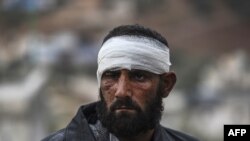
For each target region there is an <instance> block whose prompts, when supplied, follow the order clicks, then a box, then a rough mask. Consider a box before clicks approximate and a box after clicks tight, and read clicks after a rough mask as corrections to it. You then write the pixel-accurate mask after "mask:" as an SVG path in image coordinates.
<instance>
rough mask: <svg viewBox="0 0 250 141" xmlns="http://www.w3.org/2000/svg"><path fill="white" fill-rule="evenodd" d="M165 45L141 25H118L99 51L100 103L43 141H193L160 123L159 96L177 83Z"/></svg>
mask: <svg viewBox="0 0 250 141" xmlns="http://www.w3.org/2000/svg"><path fill="white" fill-rule="evenodd" d="M170 65H171V63H170V56H169V48H168V43H167V41H166V39H165V38H163V37H162V36H161V35H160V34H159V33H157V32H155V31H152V30H151V29H148V28H145V27H143V26H140V25H125V26H119V27H116V28H115V29H113V30H112V31H110V33H109V34H108V35H107V36H106V37H105V38H104V40H103V43H102V47H101V49H100V51H99V54H98V70H97V80H98V85H99V95H100V101H98V102H95V103H91V104H89V105H85V106H82V107H81V108H80V109H79V111H78V113H77V115H76V116H75V117H74V118H73V120H72V121H71V123H69V125H68V126H67V127H66V128H65V129H62V130H60V131H58V132H56V133H54V134H52V135H50V136H49V137H47V138H45V139H44V140H43V141H196V139H194V138H193V137H191V136H189V135H186V134H183V133H180V132H178V131H175V130H172V129H169V128H165V127H163V126H161V125H160V123H159V122H160V119H161V115H162V111H163V106H162V99H163V98H165V97H167V96H168V95H169V93H170V91H171V90H172V88H173V87H174V85H175V82H176V75H175V73H174V72H170V71H169V67H170Z"/></svg>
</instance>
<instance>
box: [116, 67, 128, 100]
mask: <svg viewBox="0 0 250 141" xmlns="http://www.w3.org/2000/svg"><path fill="white" fill-rule="evenodd" d="M131 95H132V93H131V86H130V81H129V76H128V73H127V72H126V71H122V72H121V75H120V77H119V79H118V81H117V86H116V92H115V97H116V98H124V97H130V96H131Z"/></svg>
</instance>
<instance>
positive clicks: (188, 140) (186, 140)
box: [163, 127, 199, 141]
mask: <svg viewBox="0 0 250 141" xmlns="http://www.w3.org/2000/svg"><path fill="white" fill-rule="evenodd" d="M163 128H164V131H165V132H167V133H168V134H169V135H170V136H172V138H174V139H175V140H178V141H199V140H198V139H196V138H194V137H192V136H191V135H188V134H186V133H183V132H180V131H176V130H173V129H170V128H166V127H163Z"/></svg>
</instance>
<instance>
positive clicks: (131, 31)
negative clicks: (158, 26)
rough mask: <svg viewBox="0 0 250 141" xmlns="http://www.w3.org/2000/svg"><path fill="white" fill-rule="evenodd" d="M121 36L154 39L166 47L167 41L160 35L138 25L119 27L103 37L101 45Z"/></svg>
mask: <svg viewBox="0 0 250 141" xmlns="http://www.w3.org/2000/svg"><path fill="white" fill-rule="evenodd" d="M123 35H129V36H139V37H140V36H142V37H149V38H153V39H156V40H158V41H160V42H161V43H163V44H165V45H166V46H168V42H167V40H166V39H165V38H164V37H163V36H162V35H161V34H160V33H158V32H156V31H154V30H152V29H150V28H146V27H144V26H142V25H139V24H135V25H121V26H118V27H116V28H114V29H113V30H111V31H110V32H109V33H108V34H107V35H106V36H105V38H104V39H103V42H102V44H103V43H105V42H106V41H107V40H108V39H110V38H112V37H116V36H123Z"/></svg>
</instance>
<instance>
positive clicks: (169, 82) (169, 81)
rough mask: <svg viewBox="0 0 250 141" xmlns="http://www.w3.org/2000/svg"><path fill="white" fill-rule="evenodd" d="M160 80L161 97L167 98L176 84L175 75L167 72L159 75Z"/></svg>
mask: <svg viewBox="0 0 250 141" xmlns="http://www.w3.org/2000/svg"><path fill="white" fill-rule="evenodd" d="M161 80H162V84H161V85H162V86H161V87H162V89H163V95H162V97H167V96H168V95H169V93H170V92H171V90H172V89H173V87H174V85H175V83H176V75H175V73H174V72H167V73H164V74H162V75H161Z"/></svg>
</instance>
